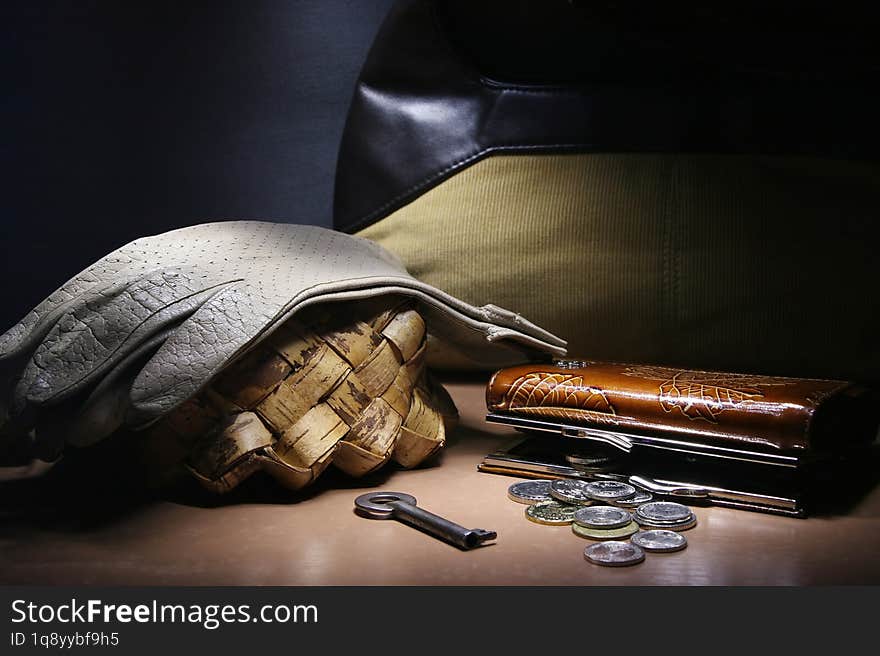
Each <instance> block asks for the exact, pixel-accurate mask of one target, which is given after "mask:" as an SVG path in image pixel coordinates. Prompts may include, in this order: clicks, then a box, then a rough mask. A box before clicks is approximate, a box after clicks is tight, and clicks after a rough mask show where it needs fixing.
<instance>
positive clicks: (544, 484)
mask: <svg viewBox="0 0 880 656" xmlns="http://www.w3.org/2000/svg"><path fill="white" fill-rule="evenodd" d="M550 483H551V481H545V480H540V481H523V482H522V483H514V484H513V485H511V486H510V487H509V488H507V496H508V498H510V499H511V501H516V502H517V503H529V504H531V503H535V502H537V501H551V500H552V499H551V498H550Z"/></svg>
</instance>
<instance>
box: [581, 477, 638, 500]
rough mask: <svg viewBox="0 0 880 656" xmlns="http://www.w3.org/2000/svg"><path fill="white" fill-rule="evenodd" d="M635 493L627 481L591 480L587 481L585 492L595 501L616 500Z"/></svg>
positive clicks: (634, 489)
mask: <svg viewBox="0 0 880 656" xmlns="http://www.w3.org/2000/svg"><path fill="white" fill-rule="evenodd" d="M635 493H636V488H634V487H633V486H632V485H630V484H629V483H620V482H619V481H593V482H591V483H587V494H589V495H590V497H592V498H593V499H595V500H596V501H616V500H617V499H625V498H627V497H631V496H632V495H634V494H635Z"/></svg>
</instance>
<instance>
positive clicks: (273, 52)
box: [0, 0, 391, 332]
mask: <svg viewBox="0 0 880 656" xmlns="http://www.w3.org/2000/svg"><path fill="white" fill-rule="evenodd" d="M390 5H391V0H357V1H355V0H248V1H247V2H240V1H226V0H224V1H213V2H179V1H178V2H170V1H166V0H153V1H151V2H119V1H118V0H115V1H114V0H4V2H3V3H2V4H0V44H2V45H0V47H2V61H3V62H4V64H3V69H4V70H3V73H2V75H3V86H2V92H0V99H2V100H0V121H2V123H0V124H2V135H3V136H2V139H0V173H2V180H3V184H2V192H3V193H2V196H0V198H2V201H0V203H2V204H0V212H2V214H0V216H2V249H3V250H2V276H3V292H2V294H3V296H2V303H0V332H2V331H3V330H6V329H7V328H8V327H9V326H11V325H12V324H13V323H15V322H16V321H17V320H18V319H19V318H21V316H22V315H23V314H24V313H26V312H27V311H28V310H29V309H30V308H31V307H33V306H34V305H36V304H37V303H38V302H40V301H41V300H42V299H43V298H44V297H45V296H46V295H48V294H49V293H51V292H52V291H53V290H54V289H55V288H56V287H58V286H59V285H60V284H61V283H62V282H64V281H65V280H66V279H67V278H69V277H70V276H72V275H73V274H75V273H77V272H79V271H80V270H81V269H83V268H84V267H85V266H87V265H88V264H90V263H91V262H93V261H94V260H96V259H98V258H99V257H101V256H102V255H104V254H105V253H107V252H109V251H110V250H112V249H114V248H116V247H118V246H121V245H122V244H124V243H126V242H128V241H130V240H131V239H134V238H135V237H138V236H142V235H144V234H154V233H157V232H163V231H165V230H169V229H172V228H176V227H180V226H184V225H191V224H194V223H200V222H203V221H207V220H216V219H233V218H235V219H265V220H273V221H286V222H292V223H314V224H318V225H324V226H329V225H330V223H331V209H332V207H331V206H332V191H333V175H334V171H335V166H336V154H337V148H338V145H339V139H340V137H341V133H342V127H343V124H344V121H345V114H346V111H347V109H348V103H349V101H350V99H351V95H352V92H353V89H354V84H355V81H356V79H357V74H358V71H359V70H360V67H361V65H362V63H363V61H364V58H365V57H366V53H367V50H368V49H369V46H370V43H371V42H372V39H373V36H374V34H375V32H376V30H377V29H378V27H379V24H380V23H381V21H382V19H383V17H384V15H385V13H386V12H387V10H388V8H389V7H390Z"/></svg>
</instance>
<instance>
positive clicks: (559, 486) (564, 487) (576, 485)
mask: <svg viewBox="0 0 880 656" xmlns="http://www.w3.org/2000/svg"><path fill="white" fill-rule="evenodd" d="M587 485H589V483H587V482H586V481H576V480H569V479H565V480H561V481H553V482H552V483H550V496H551V497H553V498H554V499H556V500H557V501H562V502H564V503H573V504H575V505H582V506H586V505H589V504H591V503H593V498H592V497H591V496H589V495H588V494H587Z"/></svg>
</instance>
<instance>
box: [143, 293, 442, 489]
mask: <svg viewBox="0 0 880 656" xmlns="http://www.w3.org/2000/svg"><path fill="white" fill-rule="evenodd" d="M425 343H426V329H425V322H424V320H423V319H422V317H421V316H420V315H419V313H418V312H417V311H416V310H415V309H414V306H413V304H412V302H411V301H401V299H399V298H396V299H395V298H393V297H383V298H379V299H367V300H364V301H356V302H346V303H337V304H331V305H325V306H318V307H314V308H309V309H306V310H304V311H303V312H301V313H299V314H297V316H296V317H295V318H294V319H291V320H289V321H287V322H286V323H285V324H284V325H283V326H281V327H280V328H279V329H278V330H276V331H275V332H274V333H272V334H271V335H270V336H269V337H268V338H266V339H265V340H263V341H262V342H261V343H260V344H259V345H258V346H257V347H256V348H254V349H253V350H251V351H249V352H247V353H246V354H245V355H243V356H242V357H241V358H239V359H238V360H236V361H235V362H233V363H232V365H230V367H228V368H227V369H226V370H225V371H223V372H222V373H221V374H220V375H219V376H218V377H217V378H216V379H215V380H214V381H213V382H212V383H211V384H210V385H209V386H208V387H207V388H206V389H204V390H203V391H202V392H201V393H199V394H198V395H197V396H195V397H193V398H191V399H189V400H188V401H187V402H186V403H184V404H183V405H182V406H180V407H178V408H177V409H176V410H174V411H173V412H172V413H170V414H169V415H168V416H166V417H165V418H164V419H163V420H162V421H160V422H159V423H157V424H155V425H154V426H152V427H151V428H150V429H149V430H147V431H146V432H145V434H143V435H142V438H141V440H140V442H141V447H142V454H141V455H142V457H143V458H144V459H145V460H147V461H150V460H152V461H153V462H152V463H151V464H152V465H154V466H157V463H159V462H160V461H161V464H164V465H167V464H168V463H169V462H172V461H176V462H180V461H183V462H184V463H185V467H186V468H187V469H188V470H189V472H190V473H191V474H192V475H193V476H195V478H196V479H197V480H198V481H199V482H200V483H202V485H204V486H205V487H207V488H208V489H210V490H212V491H215V492H226V491H229V490H231V489H233V488H234V487H235V486H237V485H238V484H239V483H240V482H242V481H243V480H245V479H246V478H248V477H249V476H251V475H252V474H254V473H255V472H258V471H263V472H266V473H268V474H269V475H271V476H272V477H274V478H275V479H277V480H278V481H279V482H280V483H281V484H283V485H284V486H286V487H289V488H292V489H299V488H302V487H304V486H306V485H308V484H310V483H311V482H313V481H314V480H315V479H316V478H317V477H318V476H319V475H320V474H321V472H323V471H324V469H326V468H327V467H328V466H329V465H331V464H332V465H334V466H335V467H337V468H339V469H341V470H342V471H344V472H346V473H347V474H349V475H351V476H363V475H365V474H368V473H369V472H372V471H375V470H376V469H378V468H379V467H381V466H382V465H384V464H385V463H386V462H388V461H389V460H393V461H395V462H397V463H398V464H399V465H402V466H403V467H407V468H408V467H415V466H417V465H419V464H420V463H422V462H423V461H425V460H426V459H427V458H429V457H431V456H432V455H433V454H435V453H436V452H437V451H438V450H439V449H440V448H441V447H443V445H444V444H445V441H446V430H447V429H448V428H449V427H451V424H452V423H453V422H454V421H455V420H456V419H457V412H456V409H455V405H454V404H453V402H452V400H451V399H450V398H449V396H448V395H447V393H446V391H445V390H444V389H443V388H442V387H441V386H440V385H439V384H436V383H435V382H434V381H432V380H431V379H430V377H429V376H428V373H427V371H426V370H425V366H424V360H425V357H424V356H425ZM158 468H159V469H161V468H162V466H158Z"/></svg>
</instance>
